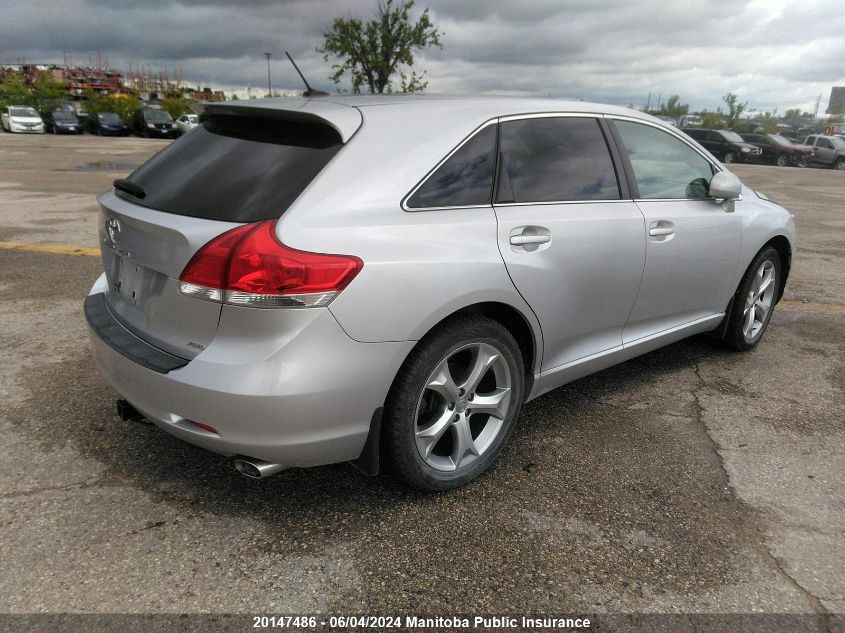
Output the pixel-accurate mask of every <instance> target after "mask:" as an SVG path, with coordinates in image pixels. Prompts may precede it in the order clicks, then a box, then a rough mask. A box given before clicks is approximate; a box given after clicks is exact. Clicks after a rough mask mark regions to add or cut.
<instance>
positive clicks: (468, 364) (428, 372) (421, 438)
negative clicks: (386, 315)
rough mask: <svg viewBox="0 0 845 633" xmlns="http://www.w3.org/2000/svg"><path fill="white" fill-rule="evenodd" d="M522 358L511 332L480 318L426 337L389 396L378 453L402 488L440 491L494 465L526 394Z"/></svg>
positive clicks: (457, 322)
mask: <svg viewBox="0 0 845 633" xmlns="http://www.w3.org/2000/svg"><path fill="white" fill-rule="evenodd" d="M524 391H525V369H524V365H523V360H522V354H521V352H520V350H519V346H518V345H517V344H516V341H515V340H514V338H513V336H512V335H511V334H510V332H509V331H508V330H507V329H506V328H505V327H504V326H503V325H502V324H501V323H499V322H498V321H494V320H493V319H489V318H487V317H483V316H480V315H462V316H458V317H455V318H453V319H451V320H449V321H447V322H446V323H444V324H443V325H441V326H439V327H438V328H437V329H436V330H434V331H433V332H431V333H430V334H428V335H427V336H426V337H425V338H424V339H423V340H422V341H420V343H419V345H418V346H417V347H416V348H415V349H414V351H413V352H412V353H411V355H410V356H409V357H408V359H407V360H406V361H405V363H404V365H403V366H402V369H401V370H400V372H399V375H398V376H397V378H396V380H395V381H394V384H393V386H392V387H391V389H390V393H389V394H388V397H387V401H386V403H385V412H384V435H383V441H382V451H383V452H382V455H383V457H384V461H385V463H386V466H387V467H388V470H390V471H392V472H393V473H394V474H396V475H398V476H399V478H400V479H402V480H403V481H404V482H405V483H407V484H410V485H411V486H413V487H416V488H419V489H422V490H427V491H443V490H450V489H452V488H457V487H458V486H462V485H464V484H466V483H469V482H470V481H472V480H473V479H475V478H476V477H478V476H479V475H481V474H482V473H483V472H484V471H486V470H487V469H488V468H489V467H490V465H491V464H492V463H493V462H494V461H495V459H496V457H497V456H498V455H499V453H500V452H501V450H502V447H503V446H504V444H505V442H506V441H507V439H508V437H509V436H510V434H511V431H512V430H513V426H514V422H515V421H516V418H517V417H518V416H519V411H520V408H521V407H522V401H523V399H524V397H525V394H524Z"/></svg>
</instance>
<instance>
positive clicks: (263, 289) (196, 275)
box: [179, 220, 364, 308]
mask: <svg viewBox="0 0 845 633" xmlns="http://www.w3.org/2000/svg"><path fill="white" fill-rule="evenodd" d="M363 266H364V263H363V262H362V261H361V260H360V259H358V258H357V257H354V256H351V255H328V254H324V253H309V252H306V251H299V250H296V249H293V248H290V247H288V246H285V245H284V244H282V243H281V242H280V241H279V240H278V239H276V220H267V221H264V222H255V223H252V224H244V225H243V226H239V227H237V228H235V229H232V230H231V231H227V232H226V233H223V234H222V235H220V236H218V237H216V238H214V239H213V240H211V241H210V242H209V243H208V244H206V245H205V246H203V247H202V248H201V249H200V250H199V251H198V252H197V254H196V255H194V257H193V258H192V259H191V261H190V262H188V265H187V266H186V267H185V270H184V271H183V272H182V275H181V277H180V278H179V281H180V282H181V283H180V286H179V289H180V291H181V292H182V294H185V295H188V296H191V297H195V298H197V299H205V300H207V301H218V302H221V301H222V302H223V303H229V304H232V305H240V306H251V307H254V308H311V307H320V306H326V305H328V304H329V303H330V302H331V301H332V299H334V298H335V296H337V294H338V293H339V292H340V291H341V290H343V289H344V288H345V287H346V286H347V285H348V284H349V282H350V281H352V279H353V278H354V277H355V275H357V274H358V272H359V271H360V270H361V268H363Z"/></svg>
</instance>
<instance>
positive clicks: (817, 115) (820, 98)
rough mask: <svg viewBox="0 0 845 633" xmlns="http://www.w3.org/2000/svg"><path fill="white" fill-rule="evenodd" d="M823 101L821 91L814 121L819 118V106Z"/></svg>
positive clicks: (814, 113) (817, 100)
mask: <svg viewBox="0 0 845 633" xmlns="http://www.w3.org/2000/svg"><path fill="white" fill-rule="evenodd" d="M821 103H822V95H821V93H819V98H818V99H816V110H815V112H813V121H815V120H816V119H818V118H819V106H820V105H821Z"/></svg>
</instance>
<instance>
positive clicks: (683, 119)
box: [678, 114, 704, 128]
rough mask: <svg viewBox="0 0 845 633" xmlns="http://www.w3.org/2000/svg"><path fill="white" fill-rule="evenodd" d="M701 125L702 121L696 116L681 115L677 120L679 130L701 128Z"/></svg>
mask: <svg viewBox="0 0 845 633" xmlns="http://www.w3.org/2000/svg"><path fill="white" fill-rule="evenodd" d="M703 123H704V119H702V118H701V117H700V116H698V115H697V114H682V115H681V116H680V117H679V118H678V127H679V128H688V127H701V126H702V124H703Z"/></svg>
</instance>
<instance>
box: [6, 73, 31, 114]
mask: <svg viewBox="0 0 845 633" xmlns="http://www.w3.org/2000/svg"><path fill="white" fill-rule="evenodd" d="M32 101H33V100H32V95H31V94H30V92H29V88H28V87H27V85H26V84H25V83H24V81H23V79H21V76H20V75H19V74H17V73H14V72H10V73H7V74H6V76H5V77H4V78H3V80H2V81H0V105H4V106H7V105H30V104H31V103H32Z"/></svg>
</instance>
